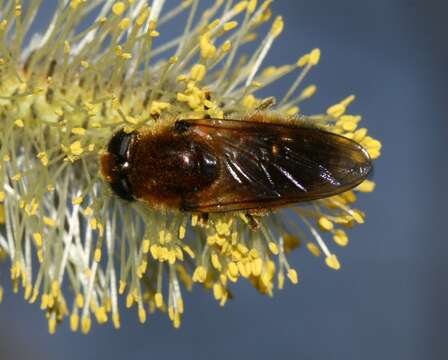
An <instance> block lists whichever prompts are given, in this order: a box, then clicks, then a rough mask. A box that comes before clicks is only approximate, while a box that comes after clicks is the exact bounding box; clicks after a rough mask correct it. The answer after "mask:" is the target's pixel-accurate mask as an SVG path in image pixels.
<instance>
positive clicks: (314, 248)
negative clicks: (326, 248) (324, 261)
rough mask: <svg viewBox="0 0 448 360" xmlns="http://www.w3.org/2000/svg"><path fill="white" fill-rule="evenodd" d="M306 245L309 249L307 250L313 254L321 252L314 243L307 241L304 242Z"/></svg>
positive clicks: (318, 254) (316, 254) (317, 254)
mask: <svg viewBox="0 0 448 360" xmlns="http://www.w3.org/2000/svg"><path fill="white" fill-rule="evenodd" d="M306 247H307V249H308V250H309V252H310V253H311V254H313V255H314V256H320V254H321V252H320V249H319V247H318V246H317V245H316V244H315V243H312V242H309V243H307V244H306Z"/></svg>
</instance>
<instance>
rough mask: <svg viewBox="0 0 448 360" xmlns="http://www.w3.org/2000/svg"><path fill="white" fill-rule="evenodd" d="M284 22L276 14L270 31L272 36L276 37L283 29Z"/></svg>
mask: <svg viewBox="0 0 448 360" xmlns="http://www.w3.org/2000/svg"><path fill="white" fill-rule="evenodd" d="M283 27H284V23H283V18H282V17H281V16H277V17H276V18H275V20H274V23H273V24H272V28H271V33H272V36H274V37H277V36H279V35H280V34H281V33H282V31H283Z"/></svg>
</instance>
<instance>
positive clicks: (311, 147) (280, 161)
mask: <svg viewBox="0 0 448 360" xmlns="http://www.w3.org/2000/svg"><path fill="white" fill-rule="evenodd" d="M181 123H182V126H183V127H184V129H185V131H188V133H189V135H190V136H193V137H197V139H198V141H205V142H206V143H207V145H208V146H209V147H210V150H211V151H212V152H213V153H214V154H215V156H217V157H218V159H219V176H218V179H217V181H215V183H214V184H213V185H212V186H211V187H209V188H207V189H205V190H203V191H200V192H198V193H193V194H190V195H188V196H187V197H186V198H185V199H184V204H183V208H184V210H190V211H201V212H219V211H234V210H246V209H247V210H248V209H260V208H273V207H279V206H285V205H288V204H291V203H298V202H305V201H310V200H315V199H320V198H324V197H328V196H332V195H336V194H339V193H341V192H344V191H347V190H349V189H351V188H353V187H355V186H356V185H358V184H359V183H360V182H362V181H363V180H364V179H365V178H366V176H367V175H368V173H369V171H370V170H371V167H372V165H371V161H370V158H369V156H368V154H367V152H366V150H365V149H364V148H363V147H362V146H361V145H359V144H358V143H356V142H354V141H352V140H350V139H347V138H345V137H343V136H339V135H336V134H333V133H330V132H326V131H324V130H321V129H318V128H313V127H309V126H301V125H297V126H296V125H285V124H273V123H263V122H252V121H238V120H218V119H211V120H209V119H203V120H182V121H181Z"/></svg>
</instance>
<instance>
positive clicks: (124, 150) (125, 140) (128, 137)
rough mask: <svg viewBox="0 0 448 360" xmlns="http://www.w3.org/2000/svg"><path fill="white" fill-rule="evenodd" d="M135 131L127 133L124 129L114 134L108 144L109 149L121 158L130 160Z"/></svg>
mask: <svg viewBox="0 0 448 360" xmlns="http://www.w3.org/2000/svg"><path fill="white" fill-rule="evenodd" d="M134 136H135V134H134V133H129V134H127V133H125V132H124V130H120V131H118V132H117V133H116V134H114V135H113V136H112V138H111V139H110V141H109V145H108V146H107V151H108V152H109V153H111V154H113V155H115V156H116V157H118V158H119V159H120V160H128V152H129V146H130V144H131V142H132V140H133V138H134Z"/></svg>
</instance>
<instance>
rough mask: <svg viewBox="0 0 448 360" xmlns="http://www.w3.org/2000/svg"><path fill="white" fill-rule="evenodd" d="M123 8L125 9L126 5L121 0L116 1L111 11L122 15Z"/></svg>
mask: <svg viewBox="0 0 448 360" xmlns="http://www.w3.org/2000/svg"><path fill="white" fill-rule="evenodd" d="M125 10H126V5H125V3H124V2H122V1H118V2H116V3H115V4H114V5H113V6H112V12H113V13H114V14H115V15H117V16H121V15H123V13H124V11H125Z"/></svg>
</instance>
